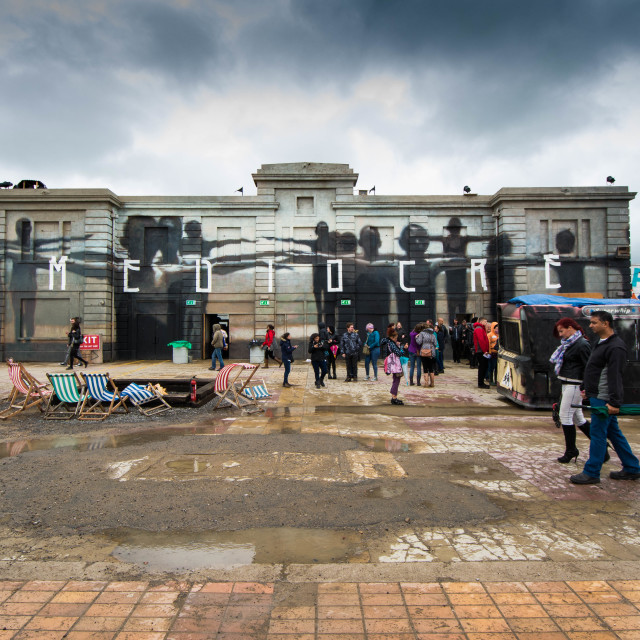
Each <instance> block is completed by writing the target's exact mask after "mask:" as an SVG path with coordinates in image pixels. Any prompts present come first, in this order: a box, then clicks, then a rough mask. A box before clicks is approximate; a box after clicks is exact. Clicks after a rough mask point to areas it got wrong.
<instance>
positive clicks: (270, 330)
mask: <svg viewBox="0 0 640 640" xmlns="http://www.w3.org/2000/svg"><path fill="white" fill-rule="evenodd" d="M275 335H276V331H275V327H274V326H273V325H272V324H268V325H267V333H266V335H265V338H264V342H263V343H262V348H263V349H264V368H265V369H268V368H269V358H271V359H272V360H275V361H276V362H277V363H279V364H280V366H282V360H280V359H279V358H276V357H275V356H274V355H273V339H274V338H275Z"/></svg>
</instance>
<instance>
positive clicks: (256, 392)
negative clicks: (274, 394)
mask: <svg viewBox="0 0 640 640" xmlns="http://www.w3.org/2000/svg"><path fill="white" fill-rule="evenodd" d="M242 393H243V394H244V395H245V396H246V397H247V398H249V399H250V400H264V398H270V397H271V394H270V393H269V390H268V389H267V383H266V382H265V381H264V379H263V380H262V381H261V382H258V381H256V383H255V384H252V385H247V386H246V387H245V388H244V389H243V390H242Z"/></svg>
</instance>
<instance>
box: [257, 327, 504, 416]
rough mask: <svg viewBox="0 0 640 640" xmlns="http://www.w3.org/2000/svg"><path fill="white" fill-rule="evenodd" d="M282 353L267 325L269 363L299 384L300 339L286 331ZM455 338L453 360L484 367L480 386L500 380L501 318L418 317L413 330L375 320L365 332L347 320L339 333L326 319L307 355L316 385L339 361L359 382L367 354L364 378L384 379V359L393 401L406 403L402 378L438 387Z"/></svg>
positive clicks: (322, 382) (265, 343) (332, 376)
mask: <svg viewBox="0 0 640 640" xmlns="http://www.w3.org/2000/svg"><path fill="white" fill-rule="evenodd" d="M279 342H280V344H279V346H280V354H281V358H282V359H280V358H278V357H277V356H276V355H275V354H274V347H275V343H276V340H275V327H274V326H273V325H272V324H269V325H267V329H266V332H265V339H264V341H263V343H262V348H263V349H264V366H265V367H268V366H269V361H270V360H273V361H274V362H277V363H278V364H279V366H284V380H283V383H282V386H283V387H287V388H288V387H291V386H293V385H292V384H291V383H290V382H289V374H290V372H291V363H292V362H293V359H294V351H295V350H296V349H297V348H298V346H299V345H293V344H292V343H291V336H290V334H289V333H288V332H287V333H284V334H283V335H282V336H281V337H280V341H279ZM449 342H450V343H451V348H452V352H453V362H456V363H460V362H461V358H467V359H468V361H469V366H471V367H474V368H477V369H478V387H480V388H482V389H488V388H490V385H495V384H496V370H497V367H496V364H497V358H498V347H499V344H498V323H497V322H493V323H488V322H487V320H486V318H474V319H473V320H472V321H471V322H467V321H466V320H462V322H461V323H459V322H458V320H454V322H453V325H451V326H448V325H447V324H446V323H445V321H444V319H443V318H438V319H437V320H436V321H435V322H434V321H433V320H426V321H425V322H420V323H418V324H417V325H416V326H415V327H413V329H412V330H411V331H409V332H407V331H406V330H405V329H404V327H403V326H402V323H401V322H395V323H391V324H389V325H388V326H387V327H386V329H384V330H383V331H380V330H378V329H377V328H376V327H375V326H374V325H373V324H372V323H368V324H367V325H366V327H365V334H364V335H360V332H359V331H358V330H357V329H356V327H355V325H354V324H353V323H352V322H348V323H347V325H346V331H345V332H344V333H343V334H342V335H338V334H337V333H336V330H335V328H334V327H332V326H329V325H326V324H324V323H322V322H321V323H320V324H319V325H318V331H317V332H314V333H313V334H312V335H311V336H310V338H309V343H308V345H307V358H306V359H307V360H308V361H310V362H311V365H312V367H313V371H314V377H315V386H316V388H318V389H320V388H322V387H325V386H326V385H325V379H329V380H331V379H333V380H335V379H336V378H337V374H336V362H337V361H338V360H342V361H343V362H344V364H345V370H346V377H345V380H344V381H345V382H358V368H359V362H360V359H361V357H362V356H363V357H364V380H365V381H374V382H376V381H378V375H379V363H380V360H381V359H383V360H384V363H385V371H384V373H385V374H387V375H390V376H391V377H392V386H391V403H392V404H403V402H402V400H400V399H398V388H399V383H400V378H402V377H404V376H406V377H407V378H408V384H409V385H411V386H414V385H417V386H425V387H435V377H436V376H438V375H442V374H444V372H445V364H444V351H445V347H446V345H447V344H448V343H449Z"/></svg>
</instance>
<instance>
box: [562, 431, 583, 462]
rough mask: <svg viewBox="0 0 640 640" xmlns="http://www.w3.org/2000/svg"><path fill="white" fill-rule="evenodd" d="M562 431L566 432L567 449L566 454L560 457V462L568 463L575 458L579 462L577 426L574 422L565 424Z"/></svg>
mask: <svg viewBox="0 0 640 640" xmlns="http://www.w3.org/2000/svg"><path fill="white" fill-rule="evenodd" d="M562 432H563V433H564V443H565V450H564V455H563V456H560V457H559V458H558V462H561V463H562V464H567V462H571V460H573V459H575V461H576V462H578V455H579V453H580V452H579V451H578V449H577V448H576V428H575V427H574V426H573V425H572V424H563V425H562Z"/></svg>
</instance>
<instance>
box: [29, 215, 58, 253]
mask: <svg viewBox="0 0 640 640" xmlns="http://www.w3.org/2000/svg"><path fill="white" fill-rule="evenodd" d="M34 228H35V233H34V235H35V237H34V249H35V252H34V253H35V258H36V259H42V260H48V259H49V258H50V257H51V256H53V255H56V254H57V253H58V252H59V251H60V225H59V224H58V223H57V222H36V223H35V225H34Z"/></svg>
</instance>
